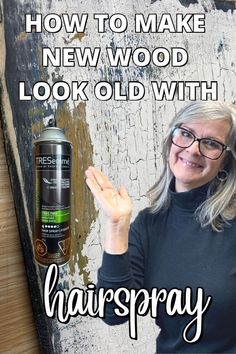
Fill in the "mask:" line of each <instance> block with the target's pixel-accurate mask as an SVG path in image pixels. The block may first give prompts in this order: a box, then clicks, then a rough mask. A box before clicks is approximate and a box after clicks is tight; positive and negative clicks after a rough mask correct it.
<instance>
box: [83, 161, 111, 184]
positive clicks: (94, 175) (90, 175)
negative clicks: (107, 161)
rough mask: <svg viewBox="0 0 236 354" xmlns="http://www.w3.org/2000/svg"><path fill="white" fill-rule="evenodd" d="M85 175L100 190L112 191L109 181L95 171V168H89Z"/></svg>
mask: <svg viewBox="0 0 236 354" xmlns="http://www.w3.org/2000/svg"><path fill="white" fill-rule="evenodd" d="M85 174H86V176H87V177H88V178H91V179H92V180H93V181H94V183H97V184H98V186H100V189H101V190H104V189H114V187H113V185H112V183H111V182H110V181H109V179H108V178H107V177H106V176H105V175H104V174H103V173H102V172H100V171H99V170H97V169H96V168H95V167H93V166H89V168H88V169H87V171H86V172H85Z"/></svg>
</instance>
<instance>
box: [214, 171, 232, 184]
mask: <svg viewBox="0 0 236 354" xmlns="http://www.w3.org/2000/svg"><path fill="white" fill-rule="evenodd" d="M228 175H229V173H228V172H227V171H226V170H220V171H219V172H218V173H217V176H216V177H217V179H218V180H219V181H220V182H225V181H226V180H227V178H228Z"/></svg>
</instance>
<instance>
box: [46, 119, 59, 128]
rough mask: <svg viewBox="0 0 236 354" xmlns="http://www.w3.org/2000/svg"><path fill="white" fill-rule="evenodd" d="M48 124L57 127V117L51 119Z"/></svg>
mask: <svg viewBox="0 0 236 354" xmlns="http://www.w3.org/2000/svg"><path fill="white" fill-rule="evenodd" d="M47 126H48V127H56V126H57V124H56V119H55V118H51V119H49V121H48V125H47Z"/></svg>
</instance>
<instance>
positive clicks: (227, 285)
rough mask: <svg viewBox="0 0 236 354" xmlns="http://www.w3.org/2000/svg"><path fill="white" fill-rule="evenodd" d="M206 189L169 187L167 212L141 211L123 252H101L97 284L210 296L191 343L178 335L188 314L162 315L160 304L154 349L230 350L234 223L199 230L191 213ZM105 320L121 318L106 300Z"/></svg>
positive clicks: (235, 326) (235, 315) (234, 326)
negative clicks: (217, 229) (188, 290)
mask: <svg viewBox="0 0 236 354" xmlns="http://www.w3.org/2000/svg"><path fill="white" fill-rule="evenodd" d="M207 189H208V186H207V185H206V186H202V187H199V188H196V189H193V190H191V191H188V192H183V193H176V192H175V191H173V185H172V189H170V193H171V203H170V207H169V208H168V210H166V211H165V212H160V213H158V214H151V213H150V211H149V209H144V210H143V211H141V212H140V213H139V214H138V216H137V218H136V219H135V220H134V222H133V223H132V224H131V227H130V233H129V250H128V252H127V253H125V254H123V255H109V254H107V253H105V252H104V255H103V262H102V266H101V268H100V270H99V272H98V287H105V288H119V287H126V288H146V289H148V290H150V289H152V288H153V287H154V288H158V289H164V288H165V289H167V290H170V289H172V288H175V289H182V290H183V291H184V290H185V289H186V287H190V288H191V289H192V292H193V294H194V293H196V289H197V288H200V287H201V288H203V289H204V293H205V296H208V295H210V296H212V303H211V306H210V307H209V310H208V311H207V312H206V313H205V315H204V324H203V331H202V336H201V337H200V339H199V340H198V341H197V342H196V343H192V344H189V343H187V342H185V341H184V340H183V338H182V331H183V328H184V327H185V325H186V323H188V322H189V316H188V315H186V316H180V315H176V316H168V315H167V314H166V311H165V306H164V304H161V305H160V307H159V314H158V318H157V320H156V323H157V324H158V325H159V326H160V328H161V332H160V334H159V336H158V338H157V353H236V300H235V299H236V221H235V220H233V222H232V223H231V226H230V227H226V228H225V229H224V231H223V232H215V231H213V230H212V228H211V227H210V226H209V227H206V228H201V226H200V224H199V223H198V222H197V221H196V218H195V215H194V212H195V210H196V208H197V207H198V206H199V205H200V204H201V203H202V202H203V201H204V200H205V199H206V195H207ZM193 300H194V299H193ZM105 322H107V323H108V324H110V325H116V324H119V323H122V322H124V318H122V317H117V316H115V314H114V313H113V310H112V304H111V305H109V304H108V305H107V311H106V318H105Z"/></svg>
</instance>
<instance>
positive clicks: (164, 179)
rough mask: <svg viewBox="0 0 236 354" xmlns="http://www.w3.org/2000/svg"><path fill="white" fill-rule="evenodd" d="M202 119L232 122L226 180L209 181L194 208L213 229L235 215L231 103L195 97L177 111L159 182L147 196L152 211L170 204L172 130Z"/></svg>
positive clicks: (235, 123)
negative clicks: (205, 192) (203, 195)
mask: <svg viewBox="0 0 236 354" xmlns="http://www.w3.org/2000/svg"><path fill="white" fill-rule="evenodd" d="M201 119H202V120H209V121H210V120H218V119H225V120H227V121H228V122H229V123H230V126H231V129H230V133H229V136H228V141H227V144H228V146H229V147H230V149H231V150H230V151H229V152H227V154H228V155H227V156H226V158H225V166H224V169H225V170H227V172H228V177H227V179H226V181H220V180H219V179H218V178H217V177H215V178H214V179H213V180H212V181H210V183H209V188H208V197H207V199H206V200H205V201H204V202H203V203H202V204H201V205H200V206H199V207H198V208H197V210H196V211H195V216H196V218H197V220H198V221H199V222H200V224H201V226H202V227H205V226H207V225H211V226H212V228H213V230H215V231H218V232H219V231H222V230H223V228H224V226H225V225H226V224H229V221H230V220H232V219H233V218H234V217H235V216H236V180H235V179H236V110H235V109H234V108H233V107H232V106H231V105H229V104H226V103H223V102H219V101H195V102H194V103H190V104H188V105H187V106H186V107H184V108H182V109H181V110H180V111H179V112H178V113H177V114H176V116H175V117H174V119H173V120H172V122H171V124H170V127H169V131H168V133H167V135H166V137H165V139H164V142H163V148H162V158H163V161H164V167H163V171H162V174H161V176H160V178H159V180H158V181H157V183H155V185H154V186H153V187H152V188H151V189H150V190H149V191H148V192H147V196H148V198H149V199H150V202H151V205H150V210H151V212H152V213H156V212H158V211H161V210H164V209H166V208H168V206H169V205H170V192H169V186H170V182H171V180H172V178H173V177H174V176H173V173H172V171H171V169H170V167H169V163H168V157H169V153H170V148H171V144H172V143H171V131H172V129H173V127H175V126H179V125H181V124H182V123H187V122H194V121H199V120H201Z"/></svg>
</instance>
